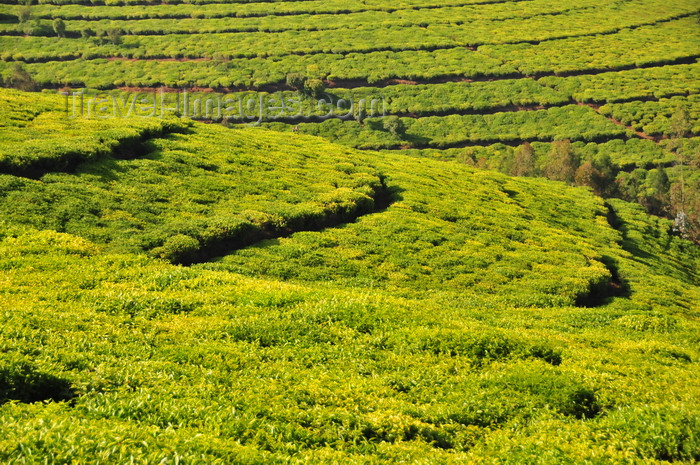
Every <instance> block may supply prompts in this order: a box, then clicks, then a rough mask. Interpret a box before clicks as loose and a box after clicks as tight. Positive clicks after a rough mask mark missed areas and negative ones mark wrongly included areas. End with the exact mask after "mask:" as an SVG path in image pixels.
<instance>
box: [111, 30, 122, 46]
mask: <svg viewBox="0 0 700 465" xmlns="http://www.w3.org/2000/svg"><path fill="white" fill-rule="evenodd" d="M123 34H124V31H122V30H121V29H120V28H118V27H112V28H109V29H107V38H108V39H109V41H110V42H112V43H113V44H114V45H119V44H121V43H122V35H123Z"/></svg>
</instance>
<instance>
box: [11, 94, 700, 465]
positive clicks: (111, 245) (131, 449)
mask: <svg viewBox="0 0 700 465" xmlns="http://www.w3.org/2000/svg"><path fill="white" fill-rule="evenodd" d="M3 95H5V91H3ZM12 98H22V97H21V94H13V97H12ZM46 98H49V97H46ZM49 109H50V108H49ZM29 114H31V115H32V116H25V117H20V116H17V118H19V120H21V119H22V118H24V120H23V121H24V123H21V124H18V123H12V124H16V128H15V129H13V131H14V133H16V134H19V133H21V132H20V131H23V130H25V129H26V130H27V131H30V132H27V133H25V135H26V139H27V140H30V139H31V138H32V137H34V138H35V139H37V140H40V139H41V138H42V137H46V135H39V136H36V135H35V136H31V134H32V133H31V128H29V126H31V124H30V123H31V121H34V120H36V119H37V118H41V117H42V115H44V116H43V117H45V118H49V117H50V115H48V114H46V109H38V110H36V111H34V112H29ZM56 121H58V120H56ZM5 124H10V123H5ZM57 124H58V123H57ZM60 124H64V123H60ZM66 124H68V123H66ZM70 124H77V125H80V124H88V125H90V124H94V122H90V121H82V120H76V121H75V122H73V123H70ZM119 124H121V125H123V126H124V127H125V129H124V131H122V132H120V133H118V134H116V135H115V139H114V140H115V141H116V146H117V147H119V146H121V144H119V141H121V140H124V138H133V137H134V136H133V134H134V131H136V132H138V131H140V129H139V128H140V126H139V125H138V124H136V125H133V126H132V123H131V122H130V120H121V122H120V123H119ZM158 124H165V123H163V122H161V123H158ZM168 127H173V128H177V131H155V132H148V133H145V134H144V135H142V136H139V139H138V141H139V142H138V147H139V150H137V151H135V152H132V153H129V152H128V150H126V151H125V150H115V149H113V147H114V145H111V146H109V147H107V148H106V149H104V150H98V151H90V152H89V154H90V156H86V157H83V158H81V157H80V156H78V158H77V159H78V160H80V161H79V162H78V163H71V164H62V163H58V164H45V165H37V166H38V168H37V169H33V170H32V172H31V175H32V177H31V178H30V177H26V175H27V173H25V172H18V173H13V171H12V170H13V169H14V168H13V167H14V166H19V165H13V164H12V163H10V164H8V165H6V166H9V168H6V169H4V174H2V175H0V183H1V184H0V185H1V186H2V188H0V211H2V217H1V218H2V219H1V220H0V221H1V222H0V224H1V227H0V269H1V270H2V274H1V275H0V312H1V314H2V317H3V324H2V326H0V347H2V351H0V381H1V382H0V401H2V402H3V403H2V405H0V438H1V439H0V461H3V462H10V463H12V462H15V463H43V461H44V459H45V458H46V457H50V458H51V460H52V461H53V462H54V463H70V462H71V461H81V462H82V463H128V462H130V461H131V462H133V463H171V464H175V463H289V462H294V463H302V462H308V461H312V462H321V463H340V462H342V463H389V462H396V461H400V460H403V461H408V462H415V463H458V462H459V463H465V462H466V463H496V462H497V463H514V464H515V463H562V462H565V463H566V462H569V463H578V462H580V461H582V460H588V461H590V462H591V463H609V462H610V461H617V462H632V461H640V460H643V461H646V462H652V463H653V462H664V461H678V462H687V463H690V462H692V461H694V460H700V453H699V452H698V451H700V438H698V436H697V431H699V430H700V424H699V423H698V418H700V411H699V410H698V406H697V402H696V400H697V392H698V391H699V390H700V378H699V377H698V373H700V370H698V364H699V363H700V362H699V360H700V351H699V350H698V342H700V339H698V333H699V332H698V329H699V326H700V324H699V323H698V317H699V316H700V314H699V312H698V310H700V309H699V308H698V306H697V302H698V301H700V286H699V284H700V283H699V281H698V274H697V270H698V268H699V266H698V265H700V251H699V250H698V248H697V246H695V245H693V244H692V243H690V242H688V241H684V240H682V239H680V238H678V237H676V236H674V235H673V234H672V233H671V223H670V222H669V221H667V220H663V219H659V218H655V217H651V216H648V215H647V214H645V213H644V212H643V211H642V209H641V207H638V206H635V205H633V204H628V203H625V202H622V201H617V200H610V201H604V200H602V199H600V198H598V197H595V196H594V195H592V193H590V192H589V191H588V190H585V189H582V188H571V187H568V186H566V185H564V184H563V183H557V182H552V181H547V180H536V179H527V178H517V179H516V178H510V177H508V176H505V175H502V174H498V173H492V172H485V171H480V170H477V169H475V168H472V167H469V166H466V165H462V164H456V163H449V162H440V161H436V160H431V159H419V158H412V157H406V156H404V155H400V154H391V153H375V152H359V151H354V150H352V149H349V148H346V147H340V146H336V145H333V144H330V143H328V142H327V141H324V140H322V139H319V138H315V137H311V136H306V135H300V134H281V133H275V132H271V131H267V130H265V129H259V128H258V129H255V128H246V129H242V128H239V129H233V130H231V129H226V128H224V127H222V126H216V125H203V124H199V123H192V124H187V125H183V124H182V123H180V122H173V123H172V124H171V125H170V126H168ZM21 128H24V129H21ZM27 128H29V129H27ZM79 129H80V128H79V127H78V128H76V131H78V132H79ZM185 136H186V137H185ZM130 140H131V139H130ZM50 145H51V144H46V145H45V147H50ZM32 147H33V148H32V150H31V151H28V152H27V153H32V154H34V159H54V160H62V159H63V158H62V157H63V155H61V154H58V155H56V154H54V155H51V156H49V155H50V154H49V155H47V156H44V155H43V154H44V152H42V150H41V147H39V148H38V149H37V148H36V147H37V146H36V145H32ZM80 147H82V145H81V146H79V147H76V148H75V150H74V151H67V152H66V153H71V154H73V155H71V157H73V158H72V159H76V158H75V153H82V152H80ZM110 147H112V148H110ZM14 149H16V147H14ZM3 150H9V149H3ZM17 150H19V149H17ZM6 153H8V152H7V151H5V152H3V153H2V154H0V160H3V159H7V156H6ZM86 153H87V152H86ZM66 156H68V155H66ZM3 157H5V158H3ZM12 159H13V160H14V159H16V160H26V159H28V158H26V157H19V158H12ZM18 174H22V175H25V176H18ZM241 225H244V226H241ZM212 244H215V245H212ZM248 244H253V245H252V246H250V247H243V246H245V245H248ZM217 254H220V255H221V257H220V258H216V259H215V258H214V256H215V255H217ZM168 260H169V261H168ZM172 262H186V263H190V262H199V263H197V264H194V265H191V266H183V265H177V264H173V263H172ZM52 401H53V402H52Z"/></svg>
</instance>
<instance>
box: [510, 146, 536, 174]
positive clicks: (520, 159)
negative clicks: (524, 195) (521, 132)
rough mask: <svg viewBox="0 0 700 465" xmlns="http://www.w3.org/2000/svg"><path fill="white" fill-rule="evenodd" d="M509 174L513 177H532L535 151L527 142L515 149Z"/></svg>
mask: <svg viewBox="0 0 700 465" xmlns="http://www.w3.org/2000/svg"><path fill="white" fill-rule="evenodd" d="M510 174H511V175H513V176H534V174H535V149H533V148H532V145H530V143H529V142H525V143H524V144H523V145H521V146H520V147H518V148H517V149H516V151H515V160H514V161H513V166H512V168H511V172H510Z"/></svg>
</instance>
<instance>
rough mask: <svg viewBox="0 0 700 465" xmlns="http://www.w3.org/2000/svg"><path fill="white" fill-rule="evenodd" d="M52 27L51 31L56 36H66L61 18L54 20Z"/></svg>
mask: <svg viewBox="0 0 700 465" xmlns="http://www.w3.org/2000/svg"><path fill="white" fill-rule="evenodd" d="M52 26H53V31H54V32H55V33H56V35H57V36H58V37H65V36H66V23H64V22H63V20H62V19H61V18H56V19H54V20H53V23H52Z"/></svg>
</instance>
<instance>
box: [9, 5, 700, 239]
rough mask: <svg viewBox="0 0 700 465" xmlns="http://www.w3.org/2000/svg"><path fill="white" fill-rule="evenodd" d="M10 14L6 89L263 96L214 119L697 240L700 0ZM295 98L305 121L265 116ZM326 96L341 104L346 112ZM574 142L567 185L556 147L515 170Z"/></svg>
mask: <svg viewBox="0 0 700 465" xmlns="http://www.w3.org/2000/svg"><path fill="white" fill-rule="evenodd" d="M11 3H12V2H10V3H7V4H5V5H3V6H2V7H1V8H0V11H2V12H3V18H5V19H4V20H3V21H1V22H0V49H1V50H2V54H1V55H0V56H1V58H2V61H1V62H0V76H2V79H3V81H4V82H5V84H6V85H11V86H15V87H20V88H35V89H37V88H46V89H58V88H63V89H66V88H72V89H76V88H81V87H87V88H90V89H100V90H109V91H126V90H128V91H134V90H145V89H149V88H153V87H164V88H166V89H167V90H169V91H171V92H172V91H175V90H176V89H184V88H189V89H195V90H207V91H217V92H219V94H220V95H224V94H225V95H226V96H228V97H230V98H232V99H233V100H236V99H239V98H242V99H243V100H244V101H247V100H246V99H249V98H250V97H251V96H253V107H254V108H251V107H248V113H251V114H252V115H255V117H253V118H246V117H244V116H243V115H244V114H245V110H243V109H242V108H243V107H241V106H240V105H238V109H231V111H228V110H226V111H218V112H217V113H216V115H215V117H216V118H217V119H221V118H224V119H228V120H230V121H232V122H238V123H240V122H255V121H261V122H266V123H265V124H268V125H269V127H271V128H273V129H275V130H282V131H285V130H286V131H291V130H295V131H300V132H302V133H307V134H313V135H319V136H322V137H325V138H327V139H329V140H331V141H334V142H340V143H342V144H346V145H350V146H352V147H356V148H362V149H390V150H407V149H410V150H412V152H411V153H412V154H413V155H416V154H419V155H422V154H429V155H430V156H438V157H440V158H444V159H455V158H457V159H459V160H461V161H466V162H469V163H473V164H476V165H478V166H480V167H488V168H492V169H498V170H500V171H503V172H506V173H507V174H521V175H522V174H525V175H537V176H546V177H550V178H553V179H560V180H566V181H569V182H570V183H575V184H578V185H586V186H588V187H591V188H592V189H594V190H595V191H596V193H598V194H601V195H605V196H607V197H619V198H623V199H625V200H628V201H634V202H638V203H640V204H641V205H643V206H644V207H645V208H646V209H647V211H648V212H650V213H653V214H655V215H662V216H665V217H668V218H671V219H673V218H676V217H678V215H681V216H682V217H683V218H684V219H683V225H682V227H683V230H684V231H685V232H684V234H686V235H687V236H688V237H691V238H693V239H695V240H698V239H700V196H699V195H698V194H697V192H698V191H700V174H698V166H699V165H698V163H700V161H698V160H699V159H698V156H699V155H698V150H697V146H698V143H697V140H695V139H694V137H695V136H698V135H699V131H700V127H698V123H697V121H698V114H700V108H699V107H698V104H699V103H698V99H697V92H698V82H700V67H699V66H700V65H698V63H697V60H698V58H700V26H699V24H698V17H699V16H698V15H699V14H700V7H699V6H698V4H697V2H696V1H695V0H672V1H666V2H660V1H658V0H634V1H622V0H605V1H603V2H600V1H591V0H584V1H579V2H571V1H569V0H560V1H555V2H552V1H545V0H514V1H505V0H453V1H449V2H431V1H429V0H407V1H399V2H388V1H386V0H370V1H343V2H340V1H332V2H325V1H324V2H322V1H317V0H305V1H287V2H284V1H266V2H254V1H253V2H242V1H231V0H229V1H222V0H216V1H197V2H187V3H183V2H180V1H168V2H165V3H161V2H155V1H154V2H151V1H146V0H139V1H134V2H130V1H106V2H104V1H90V2H88V1H82V0H81V1H77V0H76V1H63V0H49V1H43V0H42V1H41V2H39V4H36V5H29V6H27V5H25V4H19V5H13V4H11ZM251 92H256V93H257V94H252V93H251ZM261 92H262V93H261ZM300 92H301V94H302V96H301V97H299V93H300ZM212 95H214V94H209V96H210V97H212ZM295 96H296V97H297V98H299V99H301V100H302V101H304V102H305V104H301V103H300V104H299V108H298V109H297V108H296V106H295V107H294V109H289V108H287V109H285V108H282V109H281V110H280V111H274V112H269V111H266V110H265V109H263V100H264V99H270V98H273V99H274V98H279V99H294V98H295ZM258 97H260V100H258ZM319 98H323V99H326V100H327V101H328V102H331V103H332V104H333V105H335V104H337V103H338V102H344V104H345V107H344V108H343V109H342V110H340V109H336V110H338V111H336V112H335V116H341V117H342V118H341V119H338V118H332V119H330V120H329V119H328V118H327V115H328V111H327V110H328V108H329V107H328V106H323V108H319V107H317V105H316V103H317V100H318V99H319ZM377 98H380V99H381V102H382V104H383V105H381V106H384V109H385V111H386V112H387V113H388V114H391V115H395V116H397V117H399V118H400V120H399V121H398V122H396V121H394V122H392V123H391V128H392V129H389V126H386V125H385V124H384V121H383V120H382V119H378V118H376V116H377V114H375V113H373V114H370V115H364V114H363V110H361V108H360V104H359V101H360V100H362V99H366V100H367V101H368V102H369V101H371V100H372V99H377ZM351 99H352V100H353V101H354V102H358V105H356V106H354V107H352V108H346V107H347V106H348V102H349V101H350V100H351ZM255 102H258V104H257V106H256V103H255ZM214 106H216V105H214ZM302 106H303V107H304V108H303V110H302V109H301V107H302ZM331 108H332V107H331ZM675 114H678V115H679V116H678V118H676V120H677V121H676V122H675V123H674V122H673V120H674V115H675ZM365 116H368V117H365ZM372 116H375V117H374V118H372ZM207 117H209V115H208V116H207ZM666 139H674V140H673V141H667V140H666ZM561 140H568V141H571V142H572V143H574V144H573V145H572V146H571V148H572V149H571V150H572V151H573V153H572V154H571V155H570V158H571V161H570V163H569V164H570V165H572V166H573V168H572V169H571V170H570V171H573V172H572V173H565V174H563V175H562V174H561V173H558V174H553V173H552V170H551V169H549V170H548V169H547V168H546V165H547V164H548V162H550V161H551V158H552V157H553V156H554V153H553V152H554V150H553V149H551V147H550V148H538V149H537V150H536V151H537V152H540V151H541V152H544V154H545V155H544V156H539V155H538V157H537V160H535V161H534V162H533V163H531V162H529V161H528V163H527V164H528V168H527V169H521V168H519V167H517V166H516V167H515V168H514V165H517V163H515V158H516V153H515V152H514V151H513V149H512V148H511V147H518V146H522V145H523V144H533V143H544V144H546V143H550V142H553V141H561ZM494 144H505V145H506V146H509V147H504V146H502V145H494ZM581 144H585V147H586V148H585V149H583V148H582V147H583V146H582V145H581ZM417 149H418V150H421V151H416V150H417ZM425 149H430V150H429V151H428V152H425ZM446 149H449V150H446ZM454 149H463V150H460V151H456V150H454ZM435 150H445V151H444V152H436V151H435ZM519 151H520V152H522V151H523V150H519ZM524 151H525V152H526V153H528V154H529V153H530V152H531V148H530V147H529V146H528V147H526V148H525V149H524ZM550 152H552V153H551V155H552V156H549V155H547V154H549V153H550ZM592 153H594V154H596V155H595V156H592V155H591V154H592ZM504 154H505V155H504ZM525 158H531V156H530V155H527V156H526V157H525ZM614 160H624V163H623V164H620V163H617V162H615V161H614ZM530 165H533V166H532V167H530ZM579 168H581V169H582V170H583V171H582V173H581V174H580V176H579V177H578V180H577V179H576V176H575V171H576V170H577V169H579ZM659 180H660V181H659Z"/></svg>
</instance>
